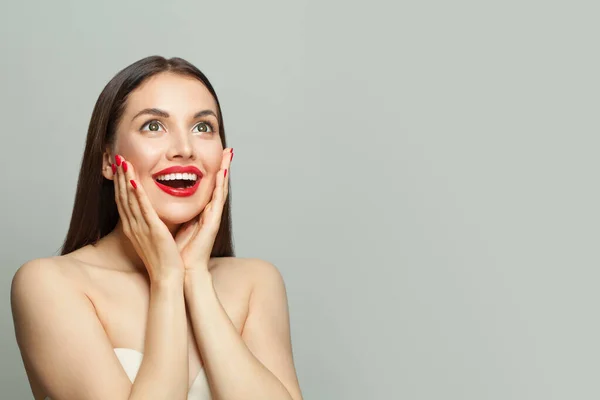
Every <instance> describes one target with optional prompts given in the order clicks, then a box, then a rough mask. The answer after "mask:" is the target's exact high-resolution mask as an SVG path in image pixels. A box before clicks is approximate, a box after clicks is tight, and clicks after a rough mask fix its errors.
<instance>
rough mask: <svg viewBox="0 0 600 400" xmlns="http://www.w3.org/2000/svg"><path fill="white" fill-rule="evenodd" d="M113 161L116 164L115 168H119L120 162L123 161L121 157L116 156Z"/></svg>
mask: <svg viewBox="0 0 600 400" xmlns="http://www.w3.org/2000/svg"><path fill="white" fill-rule="evenodd" d="M115 161H116V163H117V167H120V166H121V161H123V158H121V156H120V155H118V154H117V155H116V156H115Z"/></svg>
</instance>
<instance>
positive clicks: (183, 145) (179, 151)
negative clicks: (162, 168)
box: [167, 132, 196, 160]
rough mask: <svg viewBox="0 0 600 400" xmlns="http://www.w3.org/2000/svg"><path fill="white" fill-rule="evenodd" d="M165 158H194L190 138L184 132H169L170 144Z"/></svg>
mask: <svg viewBox="0 0 600 400" xmlns="http://www.w3.org/2000/svg"><path fill="white" fill-rule="evenodd" d="M167 158H168V159H169V160H173V159H184V160H187V159H195V158H196V155H195V154H194V147H193V146H192V144H191V141H190V136H189V135H188V134H187V133H186V132H177V133H175V132H171V144H170V147H169V151H168V152H167Z"/></svg>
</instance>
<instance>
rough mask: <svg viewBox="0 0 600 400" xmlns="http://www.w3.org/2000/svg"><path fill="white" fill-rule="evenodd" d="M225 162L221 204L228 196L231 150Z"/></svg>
mask: <svg viewBox="0 0 600 400" xmlns="http://www.w3.org/2000/svg"><path fill="white" fill-rule="evenodd" d="M226 158H227V159H226V161H227V169H226V171H227V173H225V181H224V182H223V202H225V200H226V199H227V195H228V194H229V176H230V175H231V173H230V170H231V161H232V160H233V148H232V149H231V152H230V153H229V157H226Z"/></svg>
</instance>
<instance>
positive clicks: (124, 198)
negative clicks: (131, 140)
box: [115, 154, 137, 228]
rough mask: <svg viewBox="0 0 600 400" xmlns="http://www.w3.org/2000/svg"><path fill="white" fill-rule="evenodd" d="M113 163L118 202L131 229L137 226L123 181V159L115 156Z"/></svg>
mask: <svg viewBox="0 0 600 400" xmlns="http://www.w3.org/2000/svg"><path fill="white" fill-rule="evenodd" d="M115 161H116V163H117V177H116V179H115V180H116V181H117V184H118V196H119V201H120V202H121V209H122V210H123V214H124V215H125V217H126V218H127V222H128V224H129V226H130V227H131V228H133V227H134V226H136V225H137V224H136V221H135V218H134V216H133V214H132V212H131V208H130V207H129V194H128V191H127V181H126V180H125V171H124V167H123V163H124V162H125V159H124V158H123V157H122V156H120V155H118V154H117V155H116V156H115ZM115 195H117V189H116V188H115Z"/></svg>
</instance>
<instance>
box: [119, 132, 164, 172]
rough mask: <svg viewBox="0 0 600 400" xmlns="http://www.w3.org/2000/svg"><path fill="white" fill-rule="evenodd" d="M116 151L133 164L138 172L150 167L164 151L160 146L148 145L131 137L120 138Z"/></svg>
mask: <svg viewBox="0 0 600 400" xmlns="http://www.w3.org/2000/svg"><path fill="white" fill-rule="evenodd" d="M117 151H118V152H120V153H118V154H120V155H122V156H123V157H125V160H127V161H128V162H130V163H131V164H132V165H133V167H134V168H135V169H136V171H138V173H139V172H141V171H146V170H149V169H151V167H152V166H153V165H155V164H156V162H157V160H159V159H160V156H161V154H162V153H163V152H164V151H163V149H161V148H160V146H149V145H148V143H144V142H143V141H136V140H132V139H125V140H122V141H121V142H120V143H119V146H118V148H117Z"/></svg>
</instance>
